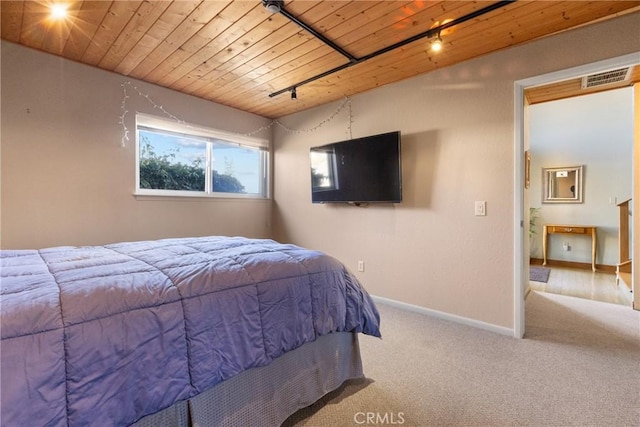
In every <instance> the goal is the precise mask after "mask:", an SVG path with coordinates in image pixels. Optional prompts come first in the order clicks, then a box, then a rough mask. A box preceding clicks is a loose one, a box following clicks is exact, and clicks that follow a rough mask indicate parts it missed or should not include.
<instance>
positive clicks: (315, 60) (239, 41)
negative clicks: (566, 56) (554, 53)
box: [0, 0, 640, 118]
mask: <svg viewBox="0 0 640 427" xmlns="http://www.w3.org/2000/svg"><path fill="white" fill-rule="evenodd" d="M60 1H61V2H63V0H60ZM64 3H65V4H66V5H67V8H68V12H69V15H68V17H67V18H66V19H63V20H52V19H51V18H50V16H49V14H50V5H51V4H52V1H1V2H0V4H1V6H0V15H1V19H2V21H1V35H2V38H3V39H5V40H7V41H10V42H14V43H19V44H22V45H24V46H28V47H30V48H34V49H38V50H41V51H45V52H49V53H51V54H54V55H59V56H62V57H65V58H68V59H71V60H73V61H77V62H81V63H84V64H88V65H91V66H95V67H99V68H102V69H105V70H108V71H112V72H115V73H119V74H122V75H123V76H128V77H131V78H136V79H140V80H144V81H146V82H149V83H153V84H157V85H160V86H164V87H167V88H171V89H174V90H177V91H180V92H184V93H187V94H191V95H194V96H198V97H201V98H204V99H207V100H211V101H214V102H217V103H220V104H224V105H229V106H231V107H235V108H238V109H241V110H244V111H248V112H252V113H255V114H259V115H261V116H265V117H269V118H277V117H281V116H284V115H287V114H291V113H294V112H297V111H301V110H304V109H307V108H311V107H314V106H317V105H321V104H324V103H327V102H331V101H336V100H340V99H344V98H345V97H346V96H350V95H354V94H357V93H360V92H364V91H367V90H369V89H372V88H375V87H378V86H382V85H385V84H388V83H391V82H395V81H399V80H402V79H406V78H409V77H412V76H415V75H418V74H422V73H426V72H429V71H432V70H434V69H436V68H442V67H446V66H449V65H452V64H455V63H458V62H461V61H465V60H467V59H470V58H474V57H477V56H479V55H484V54H487V53H489V52H493V51H496V50H500V49H504V48H507V47H510V46H514V45H518V44H522V43H525V42H527V41H530V40H532V39H536V38H539V37H543V36H546V35H549V34H553V33H557V32H559V31H564V30H567V29H570V28H574V27H577V26H582V25H585V24H590V23H593V22H597V21H600V20H603V19H608V18H612V17H615V16H620V15H622V14H626V13H638V11H639V10H640V1H553V2H548V1H517V2H512V3H509V4H505V5H502V6H500V7H499V8H497V9H496V10H494V11H492V12H490V13H487V14H483V15H481V16H477V17H474V18H473V19H470V20H467V21H466V22H464V23H462V24H459V25H455V26H452V27H450V28H447V29H444V30H443V31H442V32H441V37H442V39H443V41H444V48H443V49H442V51H440V52H438V53H435V52H433V51H431V50H430V49H429V46H430V41H429V40H428V39H427V38H422V39H419V40H416V41H413V42H412V43H409V44H407V45H404V46H402V47H400V48H397V49H394V50H392V51H390V52H387V53H384V54H381V55H379V56H376V57H374V58H372V59H369V60H366V61H364V62H360V63H357V64H354V65H352V66H348V67H347V68H346V69H343V70H341V71H339V72H336V73H332V74H330V75H328V76H326V77H322V78H318V79H315V80H314V81H312V82H310V83H308V84H303V85H298V87H297V89H296V92H297V98H298V99H297V100H296V101H293V100H292V99H291V96H290V92H284V93H283V94H280V95H277V96H273V97H270V96H269V95H270V94H273V93H274V92H277V91H281V90H283V89H286V88H290V87H292V86H294V85H297V84H298V83H300V82H303V81H305V80H307V79H310V78H314V77H316V76H318V75H320V74H322V73H325V72H326V71H328V70H331V69H333V68H336V67H340V66H343V65H345V64H349V62H350V61H349V59H347V58H346V57H345V56H344V55H343V54H341V53H339V52H338V51H337V50H335V49H333V48H332V47H330V46H329V45H328V44H326V43H324V42H322V41H321V40H319V39H318V38H317V37H314V36H313V35H312V34H310V33H309V31H307V30H305V29H303V28H301V27H300V26H299V25H297V24H296V23H294V22H292V21H291V20H290V19H288V18H287V17H286V16H285V14H283V13H276V14H273V13H270V12H269V11H267V10H266V9H265V8H264V6H263V5H262V3H261V1H260V0H255V1H244V0H243V1H222V0H215V1H212V0H207V1H198V0H180V1H164V0H163V1H146V0H145V1H90V0H85V1H71V0H66V1H65V2H64ZM492 4H494V2H485V1H426V0H416V1H363V0H357V1H345V0H339V1H308V0H287V1H286V2H285V3H284V9H285V11H286V12H287V13H288V14H290V15H292V16H293V17H295V18H297V19H299V20H300V21H302V22H304V23H306V24H308V25H309V26H310V27H311V28H312V29H314V30H316V31H317V32H318V33H320V34H321V35H323V36H324V37H326V38H327V39H328V40H330V41H331V42H332V43H334V44H335V45H337V46H338V47H340V48H342V49H343V50H344V51H346V52H347V53H348V54H349V55H351V56H352V57H353V58H356V59H360V58H363V57H365V56H367V55H370V54H371V53H373V52H377V51H379V50H381V49H384V48H386V47H388V46H391V45H394V44H396V43H399V42H401V41H403V40H406V39H408V38H410V37H413V36H416V35H417V34H421V33H424V32H427V31H428V30H432V29H434V28H438V27H440V26H442V25H443V24H445V25H446V23H448V22H451V21H452V20H457V19H460V18H462V17H465V16H467V15H468V14H470V13H474V12H477V11H478V10H480V9H483V8H485V7H487V6H490V5H492ZM628 36H629V37H637V36H638V34H635V35H633V34H630V35H628ZM356 62H357V61H356ZM124 81H127V77H123V82H124Z"/></svg>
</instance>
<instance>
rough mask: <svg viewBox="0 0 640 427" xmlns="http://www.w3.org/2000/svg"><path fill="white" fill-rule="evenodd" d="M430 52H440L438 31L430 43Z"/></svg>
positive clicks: (440, 43)
mask: <svg viewBox="0 0 640 427" xmlns="http://www.w3.org/2000/svg"><path fill="white" fill-rule="evenodd" d="M431 50H432V51H434V52H440V51H441V50H442V38H441V37H440V31H438V35H437V36H436V37H435V38H434V39H433V41H432V42H431Z"/></svg>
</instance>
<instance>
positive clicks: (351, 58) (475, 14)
mask: <svg viewBox="0 0 640 427" xmlns="http://www.w3.org/2000/svg"><path fill="white" fill-rule="evenodd" d="M515 1H517V0H507V1H499V2H496V3H493V4H491V5H489V6H486V7H483V8H482V9H478V10H476V11H474V12H471V13H469V14H467V15H464V16H461V17H460V18H457V19H454V20H453V21H449V22H447V23H445V24H442V25H440V26H438V27H435V28H431V29H429V30H427V31H424V32H422V33H419V34H416V35H415V36H412V37H409V38H408V39H405V40H401V41H399V42H397V43H394V44H392V45H389V46H387V47H384V48H382V49H379V50H377V51H375V52H372V53H370V54H368V55H365V56H363V57H360V58H356V57H354V56H352V55H351V54H349V53H348V52H346V51H345V50H344V49H342V48H341V47H339V46H338V45H336V44H335V43H334V42H333V41H331V40H329V39H327V38H326V37H325V36H323V35H322V34H320V33H318V32H317V31H315V30H314V29H313V28H311V27H310V26H308V25H307V24H305V23H304V22H302V21H301V20H300V19H298V18H296V17H294V16H293V15H291V14H290V13H289V12H288V11H286V10H285V8H284V2H282V3H280V13H281V14H282V15H284V16H285V17H286V18H288V19H289V20H291V21H292V22H294V23H296V24H297V25H299V26H300V27H302V28H303V29H305V30H307V31H309V32H310V33H311V34H312V35H313V36H315V37H317V38H318V39H320V40H321V41H323V42H324V43H326V44H327V45H329V46H330V47H331V48H333V49H334V50H335V51H337V52H339V53H340V54H342V55H344V56H345V57H347V59H349V62H347V63H345V64H343V65H339V66H337V67H335V68H332V69H330V70H327V71H325V72H322V73H320V74H318V75H315V76H313V77H310V78H308V79H306V80H302V81H300V82H298V83H295V84H293V85H291V86H289V87H286V88H284V89H280V90H279V91H277V92H273V93H270V94H269V97H270V98H273V97H274V96H278V95H280V94H283V93H285V92H291V91H293V90H294V89H296V88H299V87H300V86H302V85H306V84H308V83H311V82H313V81H316V80H319V79H321V78H324V77H327V76H329V75H331V74H334V73H337V72H338V71H342V70H344V69H346V68H349V67H352V66H354V65H356V64H360V63H362V62H364V61H368V60H370V59H373V58H375V57H377V56H380V55H382V54H385V53H387V52H390V51H392V50H395V49H398V48H400V47H402V46H405V45H407V44H409V43H413V42H414V41H416V40H420V39H422V38H425V37H433V36H436V35H438V34H439V33H440V32H441V31H443V30H446V29H448V28H451V27H454V26H456V25H460V24H462V23H463V22H467V21H469V20H471V19H474V18H477V17H479V16H482V15H484V14H487V13H489V12H493V11H494V10H496V9H500V8H501V7H504V6H507V5H509V4H511V3H514V2H515Z"/></svg>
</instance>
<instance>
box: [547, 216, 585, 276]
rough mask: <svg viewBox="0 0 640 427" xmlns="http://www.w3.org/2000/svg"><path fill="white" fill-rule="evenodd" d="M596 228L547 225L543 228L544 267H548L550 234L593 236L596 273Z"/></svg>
mask: <svg viewBox="0 0 640 427" xmlns="http://www.w3.org/2000/svg"><path fill="white" fill-rule="evenodd" d="M596 228H597V227H593V226H590V225H558V224H545V225H544V226H543V227H542V256H543V261H542V265H547V240H548V238H549V234H556V233H561V234H577V235H581V236H587V237H589V236H591V269H592V270H593V271H596V248H597V238H596Z"/></svg>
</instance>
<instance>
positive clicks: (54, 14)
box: [51, 3, 69, 20]
mask: <svg viewBox="0 0 640 427" xmlns="http://www.w3.org/2000/svg"><path fill="white" fill-rule="evenodd" d="M68 7H69V6H68V5H66V4H62V3H54V4H53V5H51V19H56V20H58V19H65V18H66V17H67V16H68V15H69V12H68V11H67V8H68Z"/></svg>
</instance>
